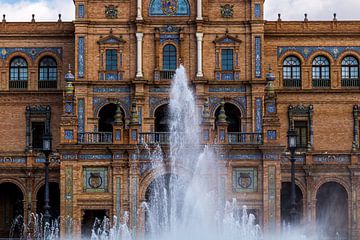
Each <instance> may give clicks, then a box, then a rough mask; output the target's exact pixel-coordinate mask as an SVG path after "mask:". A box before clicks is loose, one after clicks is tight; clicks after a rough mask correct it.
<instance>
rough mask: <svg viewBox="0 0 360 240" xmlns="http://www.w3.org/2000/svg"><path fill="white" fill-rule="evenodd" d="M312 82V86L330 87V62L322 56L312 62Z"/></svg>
mask: <svg viewBox="0 0 360 240" xmlns="http://www.w3.org/2000/svg"><path fill="white" fill-rule="evenodd" d="M312 83H313V87H330V63H329V60H328V59H327V58H326V57H324V56H318V57H316V58H315V59H314V60H313V62H312Z"/></svg>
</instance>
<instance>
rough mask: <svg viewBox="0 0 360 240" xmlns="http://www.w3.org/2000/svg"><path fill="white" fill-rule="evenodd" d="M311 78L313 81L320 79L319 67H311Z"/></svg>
mask: <svg viewBox="0 0 360 240" xmlns="http://www.w3.org/2000/svg"><path fill="white" fill-rule="evenodd" d="M312 76H313V78H314V79H319V78H320V68H319V67H313V68H312Z"/></svg>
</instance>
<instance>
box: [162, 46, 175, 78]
mask: <svg viewBox="0 0 360 240" xmlns="http://www.w3.org/2000/svg"><path fill="white" fill-rule="evenodd" d="M176 55H177V54H176V48H175V46H173V45H171V44H167V45H165V47H164V48H163V70H165V71H174V70H176V67H177V64H176V59H177V57H176Z"/></svg>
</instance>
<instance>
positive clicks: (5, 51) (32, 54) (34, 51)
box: [0, 47, 63, 60]
mask: <svg viewBox="0 0 360 240" xmlns="http://www.w3.org/2000/svg"><path fill="white" fill-rule="evenodd" d="M15 52H20V53H24V54H26V55H27V56H28V57H29V58H31V59H32V60H35V59H36V58H37V57H38V56H39V55H40V54H42V53H44V52H52V53H55V54H56V55H57V56H58V57H59V58H60V59H62V57H63V49H62V48H25V47H24V48H23V47H20V48H0V58H1V59H2V60H5V59H6V58H7V57H8V56H9V55H10V54H12V53H15Z"/></svg>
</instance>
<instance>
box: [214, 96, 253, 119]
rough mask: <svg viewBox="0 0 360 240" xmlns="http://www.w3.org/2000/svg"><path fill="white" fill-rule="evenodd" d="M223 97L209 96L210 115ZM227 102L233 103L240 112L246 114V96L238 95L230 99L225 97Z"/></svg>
mask: <svg viewBox="0 0 360 240" xmlns="http://www.w3.org/2000/svg"><path fill="white" fill-rule="evenodd" d="M222 100H223V99H222V98H219V97H214V96H211V97H209V103H210V104H209V106H210V115H211V116H214V114H215V111H216V109H217V108H218V107H219V106H220V104H221V101H222ZM226 102H227V103H231V104H234V105H235V106H237V107H238V108H239V109H240V112H241V114H246V96H238V97H235V98H232V99H227V100H226Z"/></svg>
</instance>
